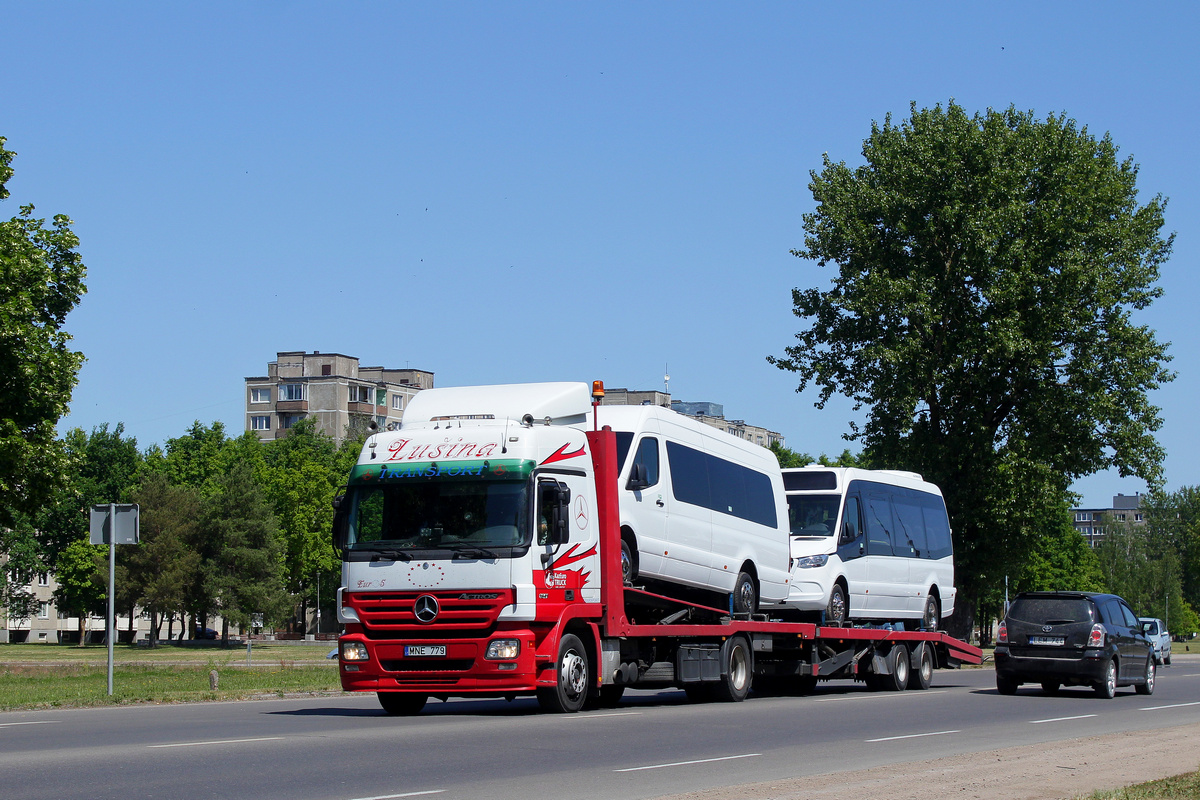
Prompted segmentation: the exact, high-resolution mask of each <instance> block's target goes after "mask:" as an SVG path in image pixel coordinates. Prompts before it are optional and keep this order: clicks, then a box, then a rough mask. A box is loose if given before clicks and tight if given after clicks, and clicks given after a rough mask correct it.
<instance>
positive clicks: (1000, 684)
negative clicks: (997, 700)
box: [996, 675, 1021, 694]
mask: <svg viewBox="0 0 1200 800" xmlns="http://www.w3.org/2000/svg"><path fill="white" fill-rule="evenodd" d="M1020 685H1021V683H1020V681H1015V680H1013V679H1012V678H1004V677H1001V676H1000V675H997V676H996V691H997V692H999V693H1000V694H1016V693H1017V687H1018V686H1020Z"/></svg>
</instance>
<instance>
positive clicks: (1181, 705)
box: [1139, 702, 1200, 711]
mask: <svg viewBox="0 0 1200 800" xmlns="http://www.w3.org/2000/svg"><path fill="white" fill-rule="evenodd" d="M1188 706H1200V702H1195V703H1174V704H1173V705H1169V706H1147V707H1146V708H1142V709H1139V710H1140V711H1161V710H1162V709H1164V708H1187V707H1188Z"/></svg>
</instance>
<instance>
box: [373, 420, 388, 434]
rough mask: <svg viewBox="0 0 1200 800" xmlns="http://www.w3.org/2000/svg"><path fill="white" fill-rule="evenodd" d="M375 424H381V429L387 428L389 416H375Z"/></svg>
mask: <svg viewBox="0 0 1200 800" xmlns="http://www.w3.org/2000/svg"><path fill="white" fill-rule="evenodd" d="M375 424H376V425H378V426H379V430H381V431H386V430H387V417H375Z"/></svg>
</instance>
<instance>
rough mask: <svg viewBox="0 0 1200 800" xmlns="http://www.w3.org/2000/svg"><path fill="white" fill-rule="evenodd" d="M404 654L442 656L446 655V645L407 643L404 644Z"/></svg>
mask: <svg viewBox="0 0 1200 800" xmlns="http://www.w3.org/2000/svg"><path fill="white" fill-rule="evenodd" d="M404 655H406V656H444V655H446V645H444V644H409V645H405V646H404Z"/></svg>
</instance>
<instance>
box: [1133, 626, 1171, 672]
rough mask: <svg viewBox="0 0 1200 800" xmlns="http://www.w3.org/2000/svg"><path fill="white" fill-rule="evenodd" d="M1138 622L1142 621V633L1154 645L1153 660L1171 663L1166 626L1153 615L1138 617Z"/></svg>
mask: <svg viewBox="0 0 1200 800" xmlns="http://www.w3.org/2000/svg"><path fill="white" fill-rule="evenodd" d="M1138 622H1140V623H1142V633H1144V634H1145V635H1146V638H1147V639H1149V640H1150V644H1152V645H1153V646H1154V660H1155V661H1157V662H1158V663H1159V664H1167V665H1169V664H1170V663H1171V634H1170V633H1168V632H1167V626H1166V625H1164V624H1163V621H1162V620H1161V619H1155V618H1154V617H1138Z"/></svg>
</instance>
